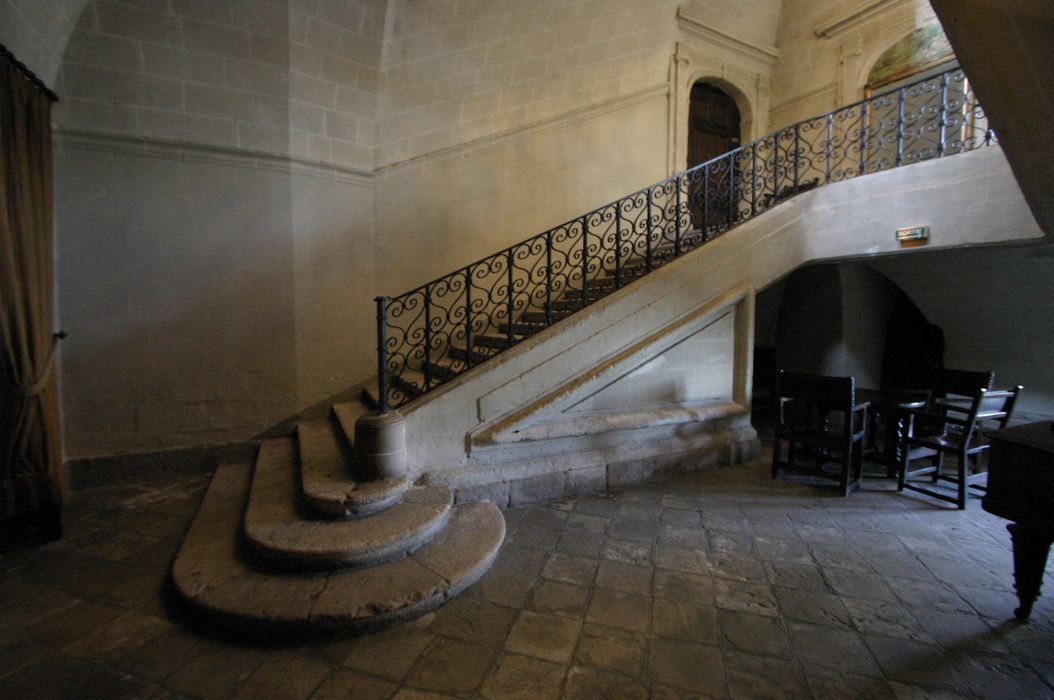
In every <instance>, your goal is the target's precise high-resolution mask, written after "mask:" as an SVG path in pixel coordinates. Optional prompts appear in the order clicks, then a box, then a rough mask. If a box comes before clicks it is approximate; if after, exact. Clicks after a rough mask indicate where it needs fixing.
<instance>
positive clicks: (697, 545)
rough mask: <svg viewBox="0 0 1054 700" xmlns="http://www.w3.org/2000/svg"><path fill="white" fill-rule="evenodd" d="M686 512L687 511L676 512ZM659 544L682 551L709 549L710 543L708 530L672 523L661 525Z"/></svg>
mask: <svg viewBox="0 0 1054 700" xmlns="http://www.w3.org/2000/svg"><path fill="white" fill-rule="evenodd" d="M674 512H685V511H674ZM659 544H661V545H665V546H671V547H681V548H682V549H703V550H705V549H707V548H708V547H709V546H710V541H709V539H708V538H707V536H706V530H703V529H702V528H699V527H686V526H683V525H674V524H670V523H660V525H659Z"/></svg>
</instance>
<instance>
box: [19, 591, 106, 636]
mask: <svg viewBox="0 0 1054 700" xmlns="http://www.w3.org/2000/svg"><path fill="white" fill-rule="evenodd" d="M123 613H124V611H123V610H121V609H120V608H116V607H113V606H111V605H103V604H102V603H96V602H93V601H90V600H89V601H81V602H79V603H77V604H76V605H72V606H70V607H68V608H65V609H64V610H63V611H62V612H60V613H58V614H57V615H53V616H51V617H49V618H47V619H46V620H43V621H41V622H38V623H37V624H35V625H32V626H30V627H29V628H28V629H27V630H26V634H27V635H28V636H30V637H32V638H33V639H35V640H37V641H38V642H41V643H43V644H49V645H51V646H63V645H65V644H69V643H71V642H73V641H76V640H77V639H79V638H81V637H83V636H85V635H87V634H89V633H91V632H94V631H95V630H96V629H98V628H99V627H100V626H101V625H104V624H106V623H108V622H110V621H111V620H113V619H115V618H117V617H119V616H120V615H121V614H123Z"/></svg>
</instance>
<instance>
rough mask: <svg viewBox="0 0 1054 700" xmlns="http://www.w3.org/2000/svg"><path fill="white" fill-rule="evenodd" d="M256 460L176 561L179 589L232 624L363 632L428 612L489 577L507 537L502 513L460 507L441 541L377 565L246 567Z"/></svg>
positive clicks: (220, 497) (226, 480) (216, 500)
mask: <svg viewBox="0 0 1054 700" xmlns="http://www.w3.org/2000/svg"><path fill="white" fill-rule="evenodd" d="M251 471H252V468H251V465H249V464H229V465H224V466H221V467H219V468H218V469H217V470H216V473H215V474H214V475H213V478H212V483H211V484H210V485H209V490H208V492H207V493H206V494H205V498H204V500H203V501H202V504H201V508H200V509H199V511H198V514H197V516H195V518H194V522H193V523H192V524H191V527H190V531H189V532H188V533H187V537H186V539H185V540H184V541H183V545H182V546H181V547H180V550H179V554H178V555H177V556H176V559H175V561H174V562H173V564H172V581H173V584H174V585H175V588H176V591H177V592H178V593H179V594H180V595H181V596H182V597H183V598H184V599H185V601H186V602H187V603H188V604H189V605H190V606H191V607H192V608H194V609H195V610H197V611H198V612H200V613H204V614H207V615H208V616H209V617H210V618H211V619H212V620H214V621H215V622H217V623H219V624H221V625H222V626H224V627H229V628H234V629H237V630H243V631H268V632H278V633H284V634H320V633H333V632H363V631H367V630H371V629H375V628H377V627H380V626H383V625H386V624H390V623H392V622H397V621H399V620H405V619H408V618H411V617H415V616H417V615H421V614H423V613H425V612H427V611H429V610H431V609H433V608H435V607H438V606H439V605H441V604H442V603H444V602H445V601H447V600H449V599H450V598H452V597H454V596H456V595H457V594H458V593H460V592H461V591H462V590H464V589H465V588H467V587H468V586H469V585H471V584H472V583H474V582H475V581H476V580H477V579H479V577H480V576H482V575H483V574H484V572H486V570H487V569H488V568H489V567H490V564H491V563H492V562H493V560H494V557H495V556H496V555H497V553H498V549H499V548H500V547H501V543H502V541H503V540H504V538H505V519H504V517H503V516H502V514H501V511H500V510H498V509H497V507H495V506H493V505H491V504H489V503H477V504H471V505H466V506H459V507H458V508H455V509H454V510H453V512H452V514H451V516H450V520H449V522H448V524H447V526H446V527H445V528H444V529H443V530H442V531H441V532H440V533H439V534H437V535H436V537H435V539H434V540H432V541H431V542H429V543H428V544H426V545H425V546H423V547H421V549H419V550H417V551H416V552H414V553H413V554H411V555H409V556H407V557H406V558H404V559H400V560H398V561H392V562H388V563H385V564H379V565H377V566H373V567H368V568H363V569H355V570H336V571H330V572H319V573H315V574H273V573H265V572H261V571H257V570H255V569H254V568H253V567H252V565H251V563H249V562H248V561H246V559H245V558H244V556H243V552H242V551H241V543H240V540H239V536H240V531H241V525H240V524H241V518H242V514H243V512H244V509H245V502H246V498H247V495H248V492H249V476H250V474H251Z"/></svg>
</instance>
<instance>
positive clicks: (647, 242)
mask: <svg viewBox="0 0 1054 700" xmlns="http://www.w3.org/2000/svg"><path fill="white" fill-rule="evenodd" d="M651 189H652V188H650V187H649V188H648V222H647V223H648V231H647V236H646V237H645V238H644V269H645V270H647V271H648V272H651V231H652V220H651V219H652V217H651Z"/></svg>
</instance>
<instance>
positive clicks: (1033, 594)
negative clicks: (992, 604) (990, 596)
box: [1006, 523, 1052, 620]
mask: <svg viewBox="0 0 1054 700" xmlns="http://www.w3.org/2000/svg"><path fill="white" fill-rule="evenodd" d="M1006 529H1007V530H1009V531H1010V541H1011V542H1012V543H1013V545H1014V588H1015V589H1016V590H1017V599H1018V601H1019V602H1020V603H1021V605H1020V607H1018V608H1017V609H1016V610H1014V617H1016V618H1017V619H1018V620H1027V619H1028V616H1029V615H1030V614H1031V613H1032V604H1033V603H1035V602H1036V598H1038V597H1039V589H1040V586H1041V585H1042V584H1043V569H1045V568H1046V566H1047V555H1048V554H1049V553H1050V544H1051V541H1052V540H1051V538H1050V537H1049V536H1044V535H1042V534H1040V533H1037V532H1035V531H1033V530H1030V529H1029V528H1028V527H1026V526H1023V525H1021V524H1020V523H1010V524H1009V525H1007V526H1006Z"/></svg>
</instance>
